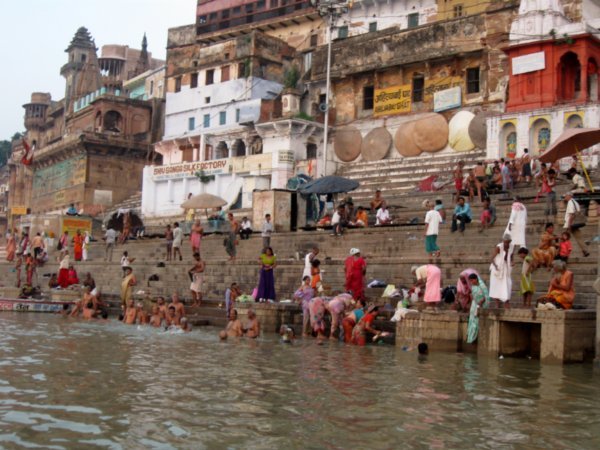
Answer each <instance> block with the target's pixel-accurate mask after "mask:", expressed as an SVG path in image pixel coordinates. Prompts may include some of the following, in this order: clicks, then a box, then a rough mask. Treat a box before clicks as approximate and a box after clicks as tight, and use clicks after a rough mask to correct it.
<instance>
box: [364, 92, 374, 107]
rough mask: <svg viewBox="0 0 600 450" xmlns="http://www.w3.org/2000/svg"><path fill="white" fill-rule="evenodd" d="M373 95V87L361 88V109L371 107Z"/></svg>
mask: <svg viewBox="0 0 600 450" xmlns="http://www.w3.org/2000/svg"><path fill="white" fill-rule="evenodd" d="M374 96H375V87H373V86H365V87H364V88H363V109H364V110H369V109H373V97H374Z"/></svg>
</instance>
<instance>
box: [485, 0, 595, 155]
mask: <svg viewBox="0 0 600 450" xmlns="http://www.w3.org/2000/svg"><path fill="white" fill-rule="evenodd" d="M564 3H565V6H566V7H567V8H566V7H563V4H562V3H561V2H560V1H559V0H531V1H528V2H522V3H521V5H520V7H519V14H518V16H517V17H516V18H515V20H514V21H513V22H512V25H511V30H510V41H509V45H508V46H507V47H506V48H505V52H506V54H507V56H508V59H509V65H510V72H509V82H508V87H507V102H506V110H505V112H504V113H503V114H499V115H495V116H494V117H491V118H489V119H488V121H487V122H488V140H487V153H488V156H489V157H491V158H499V157H502V156H510V157H512V156H515V155H516V156H519V155H521V154H522V153H523V149H525V148H528V149H529V150H530V152H531V153H532V154H533V155H538V154H540V153H541V152H543V151H544V150H545V149H546V148H547V147H548V145H549V144H550V143H551V142H552V141H553V140H555V139H556V138H557V137H558V136H559V135H560V134H561V133H562V132H563V131H564V130H565V129H567V128H575V127H586V128H588V127H589V128H595V127H598V126H600V103H599V98H598V75H599V74H600V39H599V38H598V34H597V30H598V26H599V25H600V6H599V5H598V3H597V2H593V1H589V0H583V1H574V2H564ZM567 11H568V13H567ZM595 150H596V149H591V150H590V151H588V152H587V154H588V158H587V162H588V163H589V164H592V165H594V166H595V165H597V163H598V161H597V160H598V156H597V152H596V151H595Z"/></svg>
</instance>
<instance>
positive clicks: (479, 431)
mask: <svg viewBox="0 0 600 450" xmlns="http://www.w3.org/2000/svg"><path fill="white" fill-rule="evenodd" d="M0 329H1V330H2V331H1V333H0V355H1V357H0V446H1V447H2V448H44V449H73V448H77V449H80V448H92V449H93V448H107V449H121V448H127V449H129V448H151V449H154V448H156V449H170V448H186V449H187V448H189V449H202V448H209V449H213V448H215V449H218V448H230V449H242V448H252V449H284V448H286V449H304V448H310V449H312V448H315V449H316V448H327V449H337V448H352V449H367V448H368V449H392V448H476V447H477V448H498V447H501V448H511V447H514V448H524V447H528V448H532V447H536V448H552V449H557V448H569V449H571V448H582V449H584V448H585V449H589V448H599V447H600V414H599V412H600V411H599V409H600V406H599V405H600V383H599V382H600V375H599V374H598V373H596V374H594V371H593V369H592V367H591V366H590V365H573V366H565V367H560V366H540V364H539V363H538V362H536V361H526V360H511V359H505V360H502V361H497V360H493V359H477V358H475V357H474V356H468V355H467V356H465V355H455V354H432V355H430V356H429V357H428V359H427V360H426V361H424V362H419V361H418V360H417V355H416V354H415V352H403V351H402V350H401V349H398V348H394V347H385V346H384V347H367V348H356V347H349V346H344V345H340V344H337V343H336V344H327V345H325V346H322V347H320V346H317V345H315V344H314V341H307V342H303V341H300V342H297V343H295V344H294V345H292V346H290V345H285V344H280V343H279V342H277V340H276V339H275V338H274V337H267V338H263V339H261V340H259V341H253V342H251V341H246V340H243V341H239V342H233V341H230V342H226V343H221V342H218V341H217V339H216V337H215V334H216V333H215V330H214V329H212V330H208V329H201V330H198V329H197V330H194V331H193V332H192V333H191V334H189V335H167V334H162V333H158V332H156V331H155V330H151V329H143V330H138V329H137V328H136V327H126V326H124V325H122V324H120V323H117V322H109V323H104V324H100V323H82V322H77V321H72V320H70V319H65V318H63V317H60V316H55V315H49V314H14V313H3V314H2V315H1V316H0Z"/></svg>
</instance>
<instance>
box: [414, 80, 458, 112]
mask: <svg viewBox="0 0 600 450" xmlns="http://www.w3.org/2000/svg"><path fill="white" fill-rule="evenodd" d="M462 85H463V79H462V77H441V78H430V79H427V80H425V91H424V92H423V101H424V102H432V101H435V93H436V92H442V91H446V90H448V89H451V88H453V87H457V86H462ZM459 106H460V105H459Z"/></svg>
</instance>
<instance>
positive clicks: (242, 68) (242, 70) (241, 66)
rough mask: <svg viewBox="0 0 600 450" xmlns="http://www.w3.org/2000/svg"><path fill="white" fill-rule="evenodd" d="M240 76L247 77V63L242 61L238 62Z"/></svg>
mask: <svg viewBox="0 0 600 450" xmlns="http://www.w3.org/2000/svg"><path fill="white" fill-rule="evenodd" d="M238 78H246V63H245V62H241V63H239V64H238Z"/></svg>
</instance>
